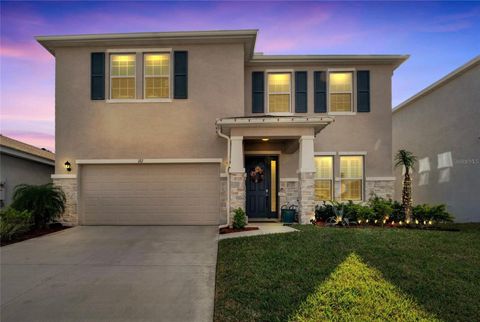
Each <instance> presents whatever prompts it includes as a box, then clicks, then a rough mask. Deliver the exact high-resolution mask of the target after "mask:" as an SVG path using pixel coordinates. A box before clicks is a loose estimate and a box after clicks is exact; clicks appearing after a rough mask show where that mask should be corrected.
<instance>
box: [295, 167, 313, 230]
mask: <svg viewBox="0 0 480 322" xmlns="http://www.w3.org/2000/svg"><path fill="white" fill-rule="evenodd" d="M314 176H315V173H314V172H300V173H299V174H298V179H299V180H298V196H299V207H298V222H299V223H300V224H308V223H310V219H312V218H313V217H314V215H315V197H314V192H315V180H314Z"/></svg>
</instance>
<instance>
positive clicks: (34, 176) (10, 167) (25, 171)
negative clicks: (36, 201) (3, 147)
mask: <svg viewBox="0 0 480 322" xmlns="http://www.w3.org/2000/svg"><path fill="white" fill-rule="evenodd" d="M0 166H1V167H0V170H1V171H0V173H1V179H0V180H1V182H4V183H5V188H4V190H5V192H4V193H5V205H6V206H8V205H9V204H10V203H11V202H12V197H13V192H14V190H15V187H16V186H17V185H19V184H23V183H26V184H45V183H49V182H51V181H52V180H51V179H50V175H51V174H52V173H53V172H54V168H53V166H51V165H48V164H43V163H39V162H35V161H31V160H26V159H23V158H18V157H14V156H11V155H7V154H4V153H2V154H0Z"/></svg>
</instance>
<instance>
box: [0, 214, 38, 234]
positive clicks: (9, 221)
mask: <svg viewBox="0 0 480 322" xmlns="http://www.w3.org/2000/svg"><path fill="white" fill-rule="evenodd" d="M31 228H32V214H31V213H30V212H29V211H27V210H24V211H19V210H16V209H14V208H12V207H9V208H7V209H5V210H3V211H2V212H0V235H1V237H2V239H3V240H12V239H14V238H15V237H18V236H20V235H22V234H24V233H26V232H27V231H29V230H30V229H31Z"/></svg>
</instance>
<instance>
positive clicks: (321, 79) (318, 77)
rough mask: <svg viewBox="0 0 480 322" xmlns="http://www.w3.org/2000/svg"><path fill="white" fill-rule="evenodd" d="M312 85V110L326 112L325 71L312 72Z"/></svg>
mask: <svg viewBox="0 0 480 322" xmlns="http://www.w3.org/2000/svg"><path fill="white" fill-rule="evenodd" d="M313 87H314V96H313V101H314V111H315V113H327V73H326V72H314V73H313Z"/></svg>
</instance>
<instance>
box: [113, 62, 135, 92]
mask: <svg viewBox="0 0 480 322" xmlns="http://www.w3.org/2000/svg"><path fill="white" fill-rule="evenodd" d="M110 88H111V93H110V97H111V98H112V99H134V98H135V54H128V55H124V54H122V55H111V56H110Z"/></svg>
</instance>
